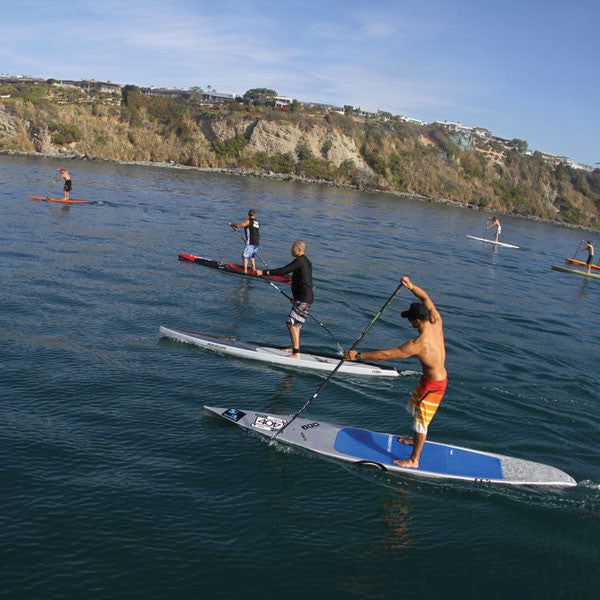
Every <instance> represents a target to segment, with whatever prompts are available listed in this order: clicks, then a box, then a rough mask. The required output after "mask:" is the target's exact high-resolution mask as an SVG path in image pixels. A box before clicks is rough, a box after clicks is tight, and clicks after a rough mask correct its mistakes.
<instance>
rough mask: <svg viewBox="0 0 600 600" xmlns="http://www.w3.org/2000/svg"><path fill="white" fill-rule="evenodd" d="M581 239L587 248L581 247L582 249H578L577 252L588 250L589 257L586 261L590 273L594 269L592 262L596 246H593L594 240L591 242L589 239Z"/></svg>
mask: <svg viewBox="0 0 600 600" xmlns="http://www.w3.org/2000/svg"><path fill="white" fill-rule="evenodd" d="M581 241H582V242H583V243H584V244H585V248H581V250H577V252H585V251H586V250H587V252H588V258H587V261H586V263H585V264H586V265H587V271H586V273H590V272H591V270H592V262H593V260H594V246H592V242H589V241H588V240H581Z"/></svg>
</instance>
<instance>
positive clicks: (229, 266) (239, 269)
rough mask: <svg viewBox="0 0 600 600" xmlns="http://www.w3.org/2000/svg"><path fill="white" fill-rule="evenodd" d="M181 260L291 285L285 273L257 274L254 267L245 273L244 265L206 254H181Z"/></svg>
mask: <svg viewBox="0 0 600 600" xmlns="http://www.w3.org/2000/svg"><path fill="white" fill-rule="evenodd" d="M179 260H189V261H190V262H195V263H197V264H199V265H203V266H205V267H210V268H211V269H219V270H220V271H225V272H226V273H235V274H236V275H242V276H244V277H254V278H256V279H267V280H269V281H276V282H278V283H287V284H288V285H290V284H291V283H292V280H291V279H290V278H289V277H285V276H283V275H260V276H259V275H257V274H256V273H255V272H254V271H253V270H252V269H248V272H247V273H244V267H243V266H242V265H235V264H233V263H226V262H220V261H218V260H212V259H211V258H206V257H204V256H194V255H193V254H180V255H179Z"/></svg>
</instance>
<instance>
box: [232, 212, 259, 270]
mask: <svg viewBox="0 0 600 600" xmlns="http://www.w3.org/2000/svg"><path fill="white" fill-rule="evenodd" d="M227 225H229V227H235V228H236V229H239V228H240V227H243V228H244V230H245V233H246V246H245V247H244V251H243V252H242V258H243V259H244V273H248V260H250V263H251V264H252V270H253V271H256V261H255V258H256V253H257V252H258V244H259V242H260V234H259V231H260V224H259V222H258V221H257V220H256V211H255V210H254V209H253V208H251V209H250V210H249V211H248V218H247V219H246V220H245V221H242V222H241V223H234V222H233V221H229V223H227Z"/></svg>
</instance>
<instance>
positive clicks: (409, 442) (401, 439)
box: [398, 437, 415, 446]
mask: <svg viewBox="0 0 600 600" xmlns="http://www.w3.org/2000/svg"><path fill="white" fill-rule="evenodd" d="M398 441H399V442H400V443H401V444H406V445H407V446H414V445H415V440H414V439H413V438H411V437H399V438H398Z"/></svg>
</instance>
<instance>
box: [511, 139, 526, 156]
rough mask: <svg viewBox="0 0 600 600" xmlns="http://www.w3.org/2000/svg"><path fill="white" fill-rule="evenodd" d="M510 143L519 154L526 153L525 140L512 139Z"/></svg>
mask: <svg viewBox="0 0 600 600" xmlns="http://www.w3.org/2000/svg"><path fill="white" fill-rule="evenodd" d="M510 143H511V145H512V146H513V147H514V148H516V149H517V150H518V151H519V152H521V153H525V152H527V147H528V144H527V142H526V141H525V140H520V139H519V138H514V139H513V140H511V141H510Z"/></svg>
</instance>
